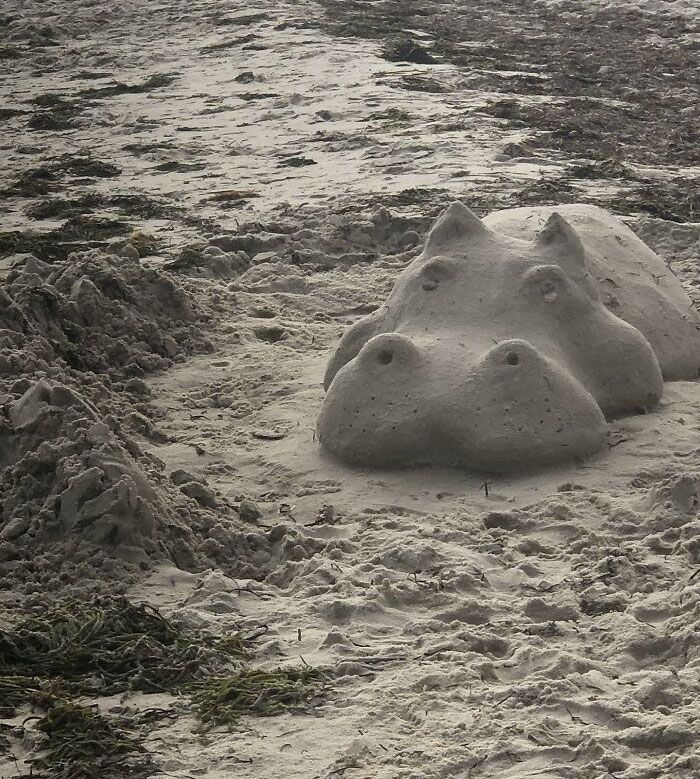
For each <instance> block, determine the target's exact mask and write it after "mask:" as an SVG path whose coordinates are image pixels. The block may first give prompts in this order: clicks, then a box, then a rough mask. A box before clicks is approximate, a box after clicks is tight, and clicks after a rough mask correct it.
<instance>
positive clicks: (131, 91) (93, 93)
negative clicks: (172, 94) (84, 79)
mask: <svg viewBox="0 0 700 779" xmlns="http://www.w3.org/2000/svg"><path fill="white" fill-rule="evenodd" d="M176 78H177V75H176V74H174V73H156V74H154V75H153V76H149V77H148V78H147V79H146V80H145V81H139V82H138V83H136V84H124V83H123V82H121V81H117V82H115V83H114V84H110V85H109V86H106V87H90V88H89V89H83V90H81V91H80V96H81V97H114V96H115V95H138V94H143V93H144V92H151V91H152V90H154V89H160V88H162V87H167V86H170V84H172V83H173V82H174V81H175V80H176Z"/></svg>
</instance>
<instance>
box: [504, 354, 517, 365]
mask: <svg viewBox="0 0 700 779" xmlns="http://www.w3.org/2000/svg"><path fill="white" fill-rule="evenodd" d="M506 362H507V363H508V365H519V363H520V357H518V355H517V353H516V352H508V354H507V355H506Z"/></svg>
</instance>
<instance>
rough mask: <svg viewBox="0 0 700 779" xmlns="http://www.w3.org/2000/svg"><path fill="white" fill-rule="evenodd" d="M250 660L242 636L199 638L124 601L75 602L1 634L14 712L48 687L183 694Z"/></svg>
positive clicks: (2, 678) (0, 664)
mask: <svg viewBox="0 0 700 779" xmlns="http://www.w3.org/2000/svg"><path fill="white" fill-rule="evenodd" d="M245 653H246V649H245V641H244V639H243V637H242V636H240V635H239V634H234V635H228V636H224V637H220V638H217V637H214V636H212V635H210V634H208V633H203V632H202V633H194V632H191V631H188V630H186V629H185V628H183V627H180V626H178V625H176V624H175V623H173V622H171V621H169V620H167V619H166V618H165V617H163V616H162V615H161V614H160V613H159V612H158V610H157V609H155V608H153V607H151V606H147V605H145V604H140V605H136V604H133V603H131V602H130V601H129V600H127V599H126V598H125V597H123V596H115V597H97V598H95V599H93V600H92V601H91V602H88V603H82V602H77V601H68V602H66V603H64V604H58V605H56V606H55V607H53V608H51V609H49V610H47V611H44V612H42V613H41V614H37V615H31V616H28V617H26V618H25V619H24V620H23V621H22V622H20V623H19V624H18V625H17V626H15V627H14V628H12V629H10V630H4V631H0V691H3V692H6V693H7V696H6V697H4V698H3V700H6V701H9V702H8V703H7V704H6V705H8V706H17V705H20V704H21V703H22V702H25V701H27V700H31V699H32V696H33V694H35V693H36V691H37V690H38V689H39V688H40V686H41V683H42V682H44V683H46V682H60V683H61V684H62V685H63V686H65V688H66V690H69V691H70V692H72V693H73V694H75V695H95V694H100V695H111V694H116V693H120V692H124V691H126V690H140V691H143V692H164V691H169V692H176V691H179V690H180V689H181V688H182V687H183V686H184V685H186V684H188V683H190V682H192V681H193V680H195V679H198V678H202V677H203V676H205V675H206V674H210V673H212V672H214V671H217V670H219V669H221V668H222V667H224V666H226V665H227V664H230V663H231V662H232V661H240V660H242V659H243V657H244V656H245Z"/></svg>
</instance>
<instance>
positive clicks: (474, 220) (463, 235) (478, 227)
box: [425, 201, 488, 255]
mask: <svg viewBox="0 0 700 779" xmlns="http://www.w3.org/2000/svg"><path fill="white" fill-rule="evenodd" d="M487 233H488V230H487V229H486V227H484V225H483V224H482V222H481V219H479V217H478V216H477V215H476V214H475V213H474V212H473V211H470V210H469V209H468V208H467V207H466V206H465V205H464V204H463V203H460V202H459V201H455V202H454V203H452V204H450V206H448V208H447V209H445V211H443V212H442V214H441V215H440V217H439V218H438V220H437V222H436V223H435V224H434V225H433V229H432V230H431V231H430V233H429V234H428V240H427V241H426V243H425V254H427V255H432V254H440V253H441V252H443V251H444V250H445V249H448V248H449V247H450V246H454V245H458V244H460V243H462V242H463V241H465V240H466V239H467V238H470V237H474V236H477V235H486V234H487Z"/></svg>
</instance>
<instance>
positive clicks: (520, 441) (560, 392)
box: [455, 339, 607, 472]
mask: <svg viewBox="0 0 700 779" xmlns="http://www.w3.org/2000/svg"><path fill="white" fill-rule="evenodd" d="M462 397H463V398H467V399H468V400H467V403H468V408H467V410H466V414H465V415H464V418H465V419H467V418H468V419H469V425H468V427H467V428H466V429H463V430H462V431H461V433H460V432H459V431H456V434H457V435H461V440H460V441H458V442H455V445H457V446H459V447H460V448H461V453H462V456H461V459H462V460H463V461H464V462H465V464H467V465H470V466H474V467H478V468H480V469H482V470H487V471H495V472H499V471H509V470H514V469H527V468H530V467H536V466H541V465H546V464H548V463H556V462H561V461H562V459H567V458H575V457H583V456H585V455H587V454H590V453H591V452H593V451H595V450H597V449H599V448H600V447H601V446H602V445H603V444H604V442H605V437H606V433H607V425H606V423H605V418H604V417H603V414H602V412H601V410H600V408H599V407H598V405H597V403H596V402H595V400H594V399H593V397H592V396H591V395H590V393H588V391H587V390H586V389H584V387H583V386H582V385H581V384H580V383H579V382H578V381H577V380H576V379H575V378H574V377H573V376H571V375H570V374H569V373H568V372H567V371H566V370H565V369H564V368H562V367H561V366H560V365H559V364H558V363H556V362H554V361H553V360H550V359H548V358H547V357H545V356H543V355H541V354H540V353H538V352H537V350H536V349H535V348H534V347H533V346H531V345H530V344H529V343H527V342H526V341H522V340H517V339H512V340H508V341H503V342H501V343H499V344H498V345H497V346H495V347H494V348H492V349H491V350H490V351H489V352H488V353H487V354H486V355H485V356H484V357H483V358H482V360H481V361H480V362H479V364H478V365H477V366H476V367H475V369H474V371H473V375H472V376H471V377H470V378H469V379H468V382H467V385H466V386H465V388H464V392H463V394H462Z"/></svg>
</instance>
